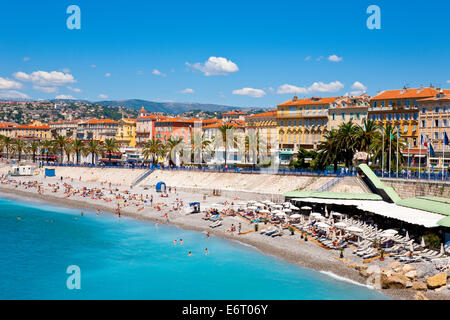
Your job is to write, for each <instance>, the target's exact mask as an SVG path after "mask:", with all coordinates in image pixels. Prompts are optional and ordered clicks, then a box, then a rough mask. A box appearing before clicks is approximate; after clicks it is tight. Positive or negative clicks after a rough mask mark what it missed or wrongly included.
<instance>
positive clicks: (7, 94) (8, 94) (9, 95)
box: [0, 90, 30, 99]
mask: <svg viewBox="0 0 450 320" xmlns="http://www.w3.org/2000/svg"><path fill="white" fill-rule="evenodd" d="M29 98H30V97H29V96H28V95H26V94H25V93H23V92H19V91H16V90H6V91H0V99H29Z"/></svg>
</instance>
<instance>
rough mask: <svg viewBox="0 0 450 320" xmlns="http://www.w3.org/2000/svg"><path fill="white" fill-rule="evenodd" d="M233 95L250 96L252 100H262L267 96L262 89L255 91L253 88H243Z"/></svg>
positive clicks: (234, 91)
mask: <svg viewBox="0 0 450 320" xmlns="http://www.w3.org/2000/svg"><path fill="white" fill-rule="evenodd" d="M232 93H233V94H237V95H241V96H249V97H252V98H261V97H264V96H265V95H266V93H265V92H264V90H261V89H253V88H242V89H238V90H233V92H232Z"/></svg>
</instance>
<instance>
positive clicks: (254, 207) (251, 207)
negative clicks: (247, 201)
mask: <svg viewBox="0 0 450 320" xmlns="http://www.w3.org/2000/svg"><path fill="white" fill-rule="evenodd" d="M247 209H250V210H256V209H258V207H256V206H250V207H247Z"/></svg>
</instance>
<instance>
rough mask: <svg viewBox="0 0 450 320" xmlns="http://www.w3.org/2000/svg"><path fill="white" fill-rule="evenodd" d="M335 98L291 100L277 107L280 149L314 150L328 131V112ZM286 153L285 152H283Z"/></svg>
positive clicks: (295, 98)
mask: <svg viewBox="0 0 450 320" xmlns="http://www.w3.org/2000/svg"><path fill="white" fill-rule="evenodd" d="M336 99H337V98H336V97H330V98H319V97H312V98H309V99H298V98H297V97H294V98H293V99H291V100H289V101H286V102H284V103H282V104H280V105H278V109H277V128H278V134H279V140H280V148H281V149H282V151H283V149H292V150H293V149H297V148H299V147H302V148H305V149H315V148H317V145H318V144H319V143H320V141H323V137H324V135H325V134H326V133H327V132H328V131H329V130H328V111H329V108H330V106H331V104H332V103H334V102H335V100H336ZM284 151H285V152H288V151H287V150H284Z"/></svg>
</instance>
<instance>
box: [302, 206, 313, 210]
mask: <svg viewBox="0 0 450 320" xmlns="http://www.w3.org/2000/svg"><path fill="white" fill-rule="evenodd" d="M301 209H302V210H312V208H311V207H308V206H303V207H301Z"/></svg>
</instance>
